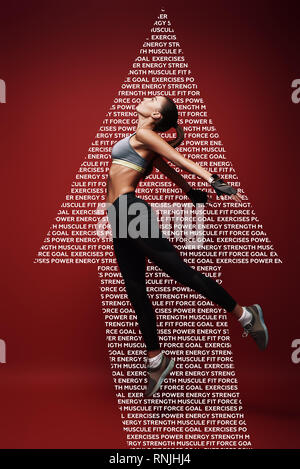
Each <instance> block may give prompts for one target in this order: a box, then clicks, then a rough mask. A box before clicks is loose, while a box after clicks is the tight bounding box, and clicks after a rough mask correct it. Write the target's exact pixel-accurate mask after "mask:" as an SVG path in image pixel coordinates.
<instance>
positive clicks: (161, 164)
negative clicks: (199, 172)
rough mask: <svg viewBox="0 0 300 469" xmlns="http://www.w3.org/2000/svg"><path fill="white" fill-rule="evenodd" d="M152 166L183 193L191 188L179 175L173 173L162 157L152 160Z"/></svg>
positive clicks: (175, 172) (173, 170)
mask: <svg viewBox="0 0 300 469" xmlns="http://www.w3.org/2000/svg"><path fill="white" fill-rule="evenodd" d="M153 166H155V167H156V168H157V169H159V170H160V171H161V172H162V173H164V174H165V175H166V176H167V177H168V178H169V179H171V181H173V182H174V183H175V184H176V185H177V186H178V187H180V189H182V190H183V192H185V193H187V192H188V191H189V190H190V189H191V186H190V185H189V183H188V182H187V181H186V180H185V179H184V177H182V176H181V174H180V173H178V172H177V171H175V169H173V168H172V167H171V166H170V165H169V164H168V163H166V162H165V160H164V159H163V158H162V157H158V156H157V157H155V158H154V160H153Z"/></svg>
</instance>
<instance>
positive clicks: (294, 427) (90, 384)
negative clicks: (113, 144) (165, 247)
mask: <svg viewBox="0 0 300 469" xmlns="http://www.w3.org/2000/svg"><path fill="white" fill-rule="evenodd" d="M161 7H165V8H166V13H167V14H168V18H169V20H170V21H171V24H172V27H173V28H174V30H175V34H176V36H177V39H178V41H179V42H180V45H181V48H182V49H183V53H184V56H185V59H186V62H188V64H189V68H190V70H191V71H192V76H193V77H194V78H195V82H196V83H197V85H198V88H199V89H200V91H201V94H202V97H203V98H204V102H205V104H206V105H207V109H208V115H209V117H211V118H212V119H213V123H214V125H215V126H216V128H217V130H218V132H219V133H220V137H221V139H222V141H223V144H224V146H225V149H226V151H227V158H228V159H230V160H231V161H232V163H233V166H234V168H235V169H236V172H237V174H238V175H239V179H240V182H241V185H242V187H244V190H245V192H246V193H247V195H248V197H249V200H250V202H251V203H252V206H253V208H254V210H255V211H256V214H257V216H258V218H259V220H260V223H262V224H263V227H264V231H265V232H266V233H267V235H268V236H269V238H270V239H271V241H272V243H273V245H274V248H275V250H276V252H277V253H278V255H279V257H280V258H281V259H282V261H283V264H278V265H271V264H270V265H251V266H250V265H241V266H239V265H233V266H225V267H223V279H224V280H223V281H224V283H223V285H224V286H225V287H226V288H228V290H229V291H230V292H234V295H235V296H236V297H237V299H238V300H239V302H240V303H242V304H252V303H255V302H258V301H259V302H260V303H261V304H262V306H263V308H264V312H265V319H266V322H267V324H268V327H269V333H270V342H269V347H268V349H267V350H266V351H265V352H261V351H259V350H258V349H256V347H255V344H254V343H252V342H250V340H248V341H246V340H244V339H242V337H241V329H240V326H239V325H238V324H237V323H236V322H235V321H234V320H233V319H232V318H231V319H230V325H231V333H232V344H233V352H234V359H235V364H236V370H237V377H238V379H239V390H240V392H241V398H242V400H243V404H244V412H245V415H246V421H247V425H248V431H249V433H250V435H251V441H252V443H253V447H254V448H299V436H300V435H299V423H300V419H299V412H300V409H299V372H300V364H299V365H296V364H294V363H292V361H291V352H292V348H291V343H292V341H293V339H295V338H300V327H299V316H298V315H299V306H298V301H297V290H298V289H299V287H298V270H297V267H298V265H297V264H298V238H299V234H298V229H297V228H298V212H299V208H298V200H297V196H298V194H297V192H298V190H297V184H298V182H297V172H298V170H299V168H298V165H299V163H298V158H299V156H298V152H299V123H300V118H299V116H300V103H299V104H298V105H296V104H294V103H293V102H292V100H291V92H292V88H291V82H292V81H293V80H294V79H295V78H300V70H299V41H300V37H299V36H300V33H299V20H300V17H299V11H297V9H296V2H285V3H284V4H283V3H282V2H280V4H279V3H277V2H273V1H264V2H260V1H251V2H241V1H232V0H230V1H214V2H212V3H211V4H208V2H202V1H197V2H196V1H191V2H184V3H183V2H179V1H176V0H175V1H172V2H170V1H165V2H164V3H163V4H161V3H160V2H148V3H143V5H141V3H140V2H135V1H129V2H125V3H120V5H117V4H116V2H105V3H104V2H103V3H101V2H99V0H97V1H91V0H86V1H85V2H79V1H69V0H68V1H66V0H65V1H64V2H58V1H49V2H40V1H33V0H28V1H26V2H23V1H11V2H10V3H9V4H8V3H6V4H5V6H4V5H3V4H2V5H1V15H0V17H1V28H0V60H1V62H0V63H1V69H0V78H2V79H3V80H5V82H6V86H7V103H6V104H1V105H0V132H1V134H0V137H1V141H0V148H1V164H2V181H1V182H2V184H1V188H2V190H3V194H2V200H3V201H4V203H3V207H2V211H3V212H2V219H3V227H2V236H3V238H2V242H1V246H2V260H3V263H2V265H3V268H2V278H1V285H2V287H3V292H2V308H1V309H2V314H1V319H0V338H1V339H4V340H5V341H6V346H7V363H6V364H2V365H0V380H1V389H0V415H1V426H0V442H1V443H0V445H1V447H2V448H126V447H127V446H126V441H125V434H124V433H123V430H122V424H121V419H120V414H119V410H118V407H117V402H116V398H115V391H114V387H113V383H112V378H111V370H110V364H109V358H108V352H107V347H106V342H105V328H104V324H103V319H102V317H101V315H100V307H99V294H98V287H99V284H98V279H97V272H96V267H95V266H94V265H91V266H83V265H80V266H74V265H37V264H36V265H34V264H33V259H34V257H35V256H36V254H37V251H38V250H39V248H40V246H41V245H42V242H43V239H44V236H45V235H46V233H47V231H48V229H49V227H50V226H51V223H52V222H53V217H55V216H56V213H57V211H58V209H59V208H60V205H61V202H62V201H63V200H64V196H65V194H66V193H67V192H68V191H69V188H70V185H71V182H72V181H73V179H74V175H75V174H76V172H77V170H78V168H79V166H80V164H81V162H82V160H83V158H84V157H85V156H86V154H87V149H88V146H89V145H90V143H91V142H92V141H93V139H94V136H95V134H96V132H97V130H98V128H99V126H100V125H101V123H102V121H103V119H104V118H105V115H106V113H107V111H108V109H109V107H110V105H111V103H112V101H113V99H114V97H115V96H116V94H117V91H118V90H119V89H120V86H121V84H122V82H123V80H124V78H125V77H126V76H127V73H128V70H129V69H130V68H131V66H132V64H133V62H134V60H135V58H136V56H137V55H138V50H139V48H140V47H141V46H142V43H143V41H144V39H145V38H146V37H147V36H148V34H149V32H150V28H151V27H152V25H153V22H154V21H155V19H156V18H157V16H158V14H159V13H160V9H161Z"/></svg>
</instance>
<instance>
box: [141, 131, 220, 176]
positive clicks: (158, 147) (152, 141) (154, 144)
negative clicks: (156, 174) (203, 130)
mask: <svg viewBox="0 0 300 469" xmlns="http://www.w3.org/2000/svg"><path fill="white" fill-rule="evenodd" d="M136 138H137V139H138V140H139V141H140V142H142V143H144V144H145V145H146V146H147V147H148V148H149V149H150V150H152V151H154V152H155V153H157V154H158V155H161V156H164V157H165V158H167V160H169V161H172V163H174V164H175V165H176V166H178V167H179V168H181V169H183V170H184V171H187V172H188V173H193V174H196V175H197V176H199V177H201V178H202V179H204V180H205V181H207V182H209V181H210V179H211V177H212V174H211V173H210V172H209V171H206V169H204V168H202V166H200V165H199V164H197V163H195V162H194V161H192V160H189V159H188V158H185V157H184V156H182V154H181V153H180V152H179V151H177V150H175V148H173V147H172V146H171V145H169V144H168V143H167V142H166V141H165V140H164V139H163V138H161V137H160V135H158V134H157V133H156V132H154V131H153V130H150V129H140V130H138V131H137V132H136ZM156 159H161V158H156ZM153 164H154V163H153Z"/></svg>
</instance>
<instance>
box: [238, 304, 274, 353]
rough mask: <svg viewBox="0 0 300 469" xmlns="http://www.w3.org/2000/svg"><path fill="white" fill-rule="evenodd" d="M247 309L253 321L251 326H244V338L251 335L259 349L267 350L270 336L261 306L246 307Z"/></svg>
mask: <svg viewBox="0 0 300 469" xmlns="http://www.w3.org/2000/svg"><path fill="white" fill-rule="evenodd" d="M245 308H246V309H247V311H249V312H250V313H251V315H252V319H251V321H250V323H249V324H246V326H244V332H243V337H247V336H248V334H249V335H250V336H251V337H252V338H253V339H254V341H255V342H256V344H257V346H258V348H260V349H261V350H265V349H266V348H267V345H268V340H269V336H268V329H267V327H266V325H265V322H264V317H263V312H262V309H261V307H260V306H259V305H252V306H245Z"/></svg>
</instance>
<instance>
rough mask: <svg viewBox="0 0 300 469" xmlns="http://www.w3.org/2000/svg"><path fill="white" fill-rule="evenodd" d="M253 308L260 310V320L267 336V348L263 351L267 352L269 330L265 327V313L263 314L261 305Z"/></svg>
mask: <svg viewBox="0 0 300 469" xmlns="http://www.w3.org/2000/svg"><path fill="white" fill-rule="evenodd" d="M253 306H255V307H256V308H257V309H258V314H259V319H260V322H261V324H262V327H263V330H264V331H265V334H266V342H265V346H264V348H263V349H261V350H265V349H266V348H267V345H268V342H269V334H268V329H267V326H266V325H265V321H264V317H263V312H262V309H261V307H260V306H259V305H253Z"/></svg>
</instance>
